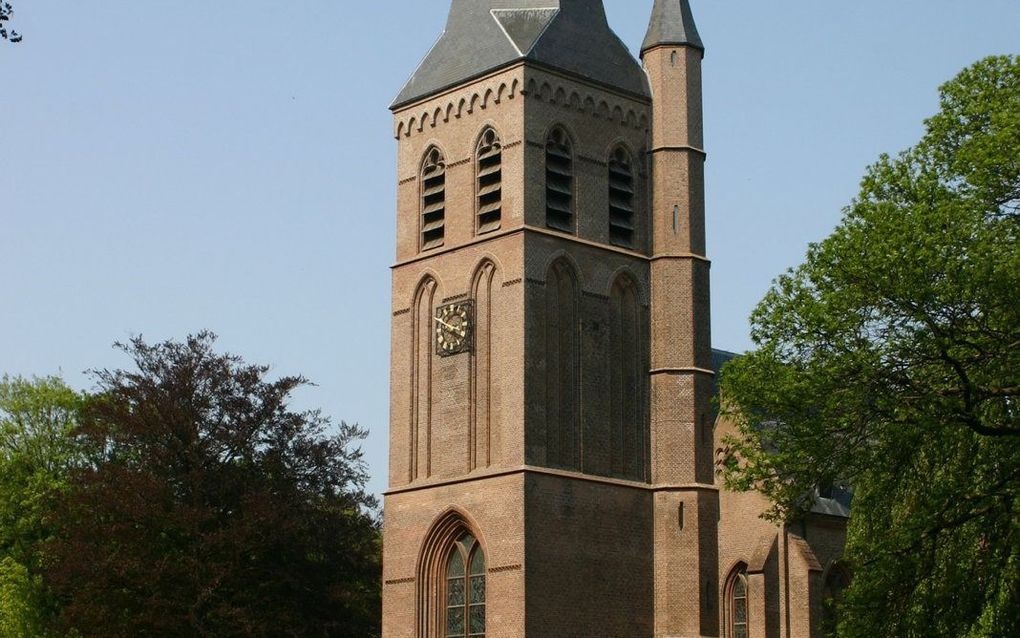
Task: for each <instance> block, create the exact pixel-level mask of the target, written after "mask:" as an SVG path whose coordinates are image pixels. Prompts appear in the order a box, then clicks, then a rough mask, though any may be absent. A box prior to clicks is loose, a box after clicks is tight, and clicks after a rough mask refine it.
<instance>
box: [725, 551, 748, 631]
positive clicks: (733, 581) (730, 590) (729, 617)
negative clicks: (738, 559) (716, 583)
mask: <svg viewBox="0 0 1020 638" xmlns="http://www.w3.org/2000/svg"><path fill="white" fill-rule="evenodd" d="M747 602H748V596H747V566H746V565H741V566H740V567H738V568H737V569H735V570H733V574H732V575H731V576H730V579H729V582H728V583H727V585H726V606H725V609H726V628H725V629H726V638H748V623H749V616H748V604H747Z"/></svg>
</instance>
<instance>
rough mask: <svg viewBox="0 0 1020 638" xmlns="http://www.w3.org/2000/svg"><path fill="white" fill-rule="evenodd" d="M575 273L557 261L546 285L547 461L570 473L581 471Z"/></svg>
mask: <svg viewBox="0 0 1020 638" xmlns="http://www.w3.org/2000/svg"><path fill="white" fill-rule="evenodd" d="M575 272H576V271H575V270H574V269H573V268H572V267H571V266H570V265H569V264H568V263H567V262H566V261H565V260H562V259H561V260H557V261H556V262H554V263H553V264H552V266H550V268H549V271H548V274H547V275H546V283H545V317H544V323H545V344H544V349H545V405H546V417H545V418H546V431H545V435H546V441H545V444H546V463H547V464H548V465H549V467H555V468H559V469H566V470H578V469H580V468H581V458H580V447H581V446H580V443H581V434H580V433H581V419H580V396H579V388H580V386H581V377H580V372H579V371H580V367H581V365H580V363H581V356H580V353H581V350H580V344H581V338H580V317H579V310H578V301H579V299H578V297H579V286H578V282H577V277H576V274H575Z"/></svg>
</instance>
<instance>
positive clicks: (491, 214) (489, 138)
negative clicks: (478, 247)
mask: <svg viewBox="0 0 1020 638" xmlns="http://www.w3.org/2000/svg"><path fill="white" fill-rule="evenodd" d="M502 219H503V145H502V144H501V143H500V141H499V136H498V135H496V131H494V130H492V129H491V128H490V129H486V130H485V132H484V133H482V137H481V139H480V140H479V141H478V232H479V233H488V232H492V231H494V230H498V229H499V226H500V222H501V221H502Z"/></svg>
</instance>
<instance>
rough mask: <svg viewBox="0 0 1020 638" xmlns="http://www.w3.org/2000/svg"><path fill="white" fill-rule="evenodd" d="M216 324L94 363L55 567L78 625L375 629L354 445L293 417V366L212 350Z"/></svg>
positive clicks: (109, 628) (372, 571)
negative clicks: (89, 458) (112, 363)
mask: <svg viewBox="0 0 1020 638" xmlns="http://www.w3.org/2000/svg"><path fill="white" fill-rule="evenodd" d="M214 340H215V338H214V337H213V336H212V335H210V334H201V335H198V336H194V337H191V338H189V339H187V340H186V341H185V342H167V343H163V344H158V345H150V344H147V343H145V342H144V341H142V340H141V339H135V340H133V341H132V342H131V343H129V344H126V345H123V346H121V348H122V349H123V350H124V351H125V352H126V353H127V354H128V355H130V356H131V358H132V359H133V362H134V369H132V370H129V371H125V370H114V371H99V372H96V373H95V378H96V381H97V388H96V393H95V395H94V396H93V398H91V399H90V400H89V401H88V402H87V404H86V405H85V407H84V408H83V410H82V413H81V425H80V428H79V430H78V432H79V434H80V436H81V437H82V438H83V439H84V440H85V441H87V442H88V444H89V445H90V446H92V447H93V449H100V450H102V451H103V452H102V454H101V456H100V457H98V458H97V459H96V461H95V463H93V464H92V465H90V466H88V467H85V468H83V469H82V470H81V471H80V472H78V473H76V474H75V476H74V481H75V489H74V490H73V492H72V493H71V494H70V495H69V496H68V498H67V499H66V500H65V501H64V503H63V506H62V507H61V508H60V510H59V512H58V515H57V517H56V519H55V524H56V526H57V529H58V530H59V532H60V534H59V536H58V537H57V538H55V539H54V541H53V542H52V543H50V545H49V546H48V550H47V551H48V553H49V555H50V556H49V561H48V566H49V567H48V570H47V572H46V575H47V577H48V580H49V582H50V583H51V584H52V586H53V587H54V588H55V590H56V591H57V592H58V593H59V594H61V596H62V600H63V602H64V605H63V608H62V620H63V624H64V627H65V628H68V627H78V628H79V629H80V631H81V633H82V635H83V636H86V637H91V636H96V637H102V638H121V637H123V638H128V637H131V638H133V637H136V636H153V637H159V636H210V637H217V638H220V637H233V636H245V637H258V636H266V637H274V638H275V637H277V636H281V637H282V636H300V637H312V636H317V637H333V636H336V637H345V638H346V637H351V636H365V637H371V636H375V635H378V633H379V618H380V615H381V613H380V602H379V601H380V585H381V583H380V577H381V569H380V560H379V559H380V542H379V529H378V523H377V521H376V520H375V518H374V516H373V514H372V513H371V512H372V510H373V508H374V506H375V501H374V499H373V498H372V497H371V496H370V495H369V494H367V493H366V492H365V491H364V486H365V481H366V474H365V464H364V462H363V460H362V457H361V453H360V451H359V450H357V449H355V448H354V447H353V444H354V443H355V442H356V441H357V440H358V439H360V438H361V437H362V436H363V434H364V432H363V431H362V430H361V429H359V428H358V427H356V426H349V425H346V424H339V425H338V426H334V425H333V424H332V423H331V422H330V421H329V420H328V419H327V418H325V417H324V416H322V415H321V414H320V413H318V412H314V411H313V412H295V411H293V410H291V409H290V407H289V406H288V401H289V398H290V395H291V393H292V392H293V391H294V390H296V389H298V388H300V387H302V386H303V385H305V384H306V382H305V381H304V379H302V378H299V377H284V378H281V379H278V380H272V381H271V380H267V378H266V377H267V374H268V368H267V367H265V366H257V365H248V364H246V363H244V362H243V361H242V360H241V359H239V358H238V357H235V356H231V355H222V354H217V353H215V352H214V351H213V344H214Z"/></svg>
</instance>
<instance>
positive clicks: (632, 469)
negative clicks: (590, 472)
mask: <svg viewBox="0 0 1020 638" xmlns="http://www.w3.org/2000/svg"><path fill="white" fill-rule="evenodd" d="M641 332H642V322H641V308H640V303H639V301H638V293H637V285H636V284H635V283H634V281H633V280H632V279H631V278H630V277H629V276H626V275H624V276H621V277H618V278H617V280H616V281H615V282H613V286H612V288H611V289H610V293H609V348H608V351H607V354H608V356H609V361H608V366H607V368H608V370H609V391H610V397H609V398H610V406H611V410H610V422H611V423H612V435H613V438H612V442H613V445H612V452H611V453H612V469H613V475H614V476H619V477H623V478H630V479H634V480H640V479H641V478H643V477H644V453H643V447H644V437H643V436H642V431H643V428H642V422H643V418H642V417H643V411H642V409H641V402H642V397H643V396H644V392H643V383H642V378H643V376H642V374H641V371H642V369H644V370H646V371H647V367H646V366H643V365H642V362H643V356H642V348H641ZM646 374H647V372H646Z"/></svg>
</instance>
